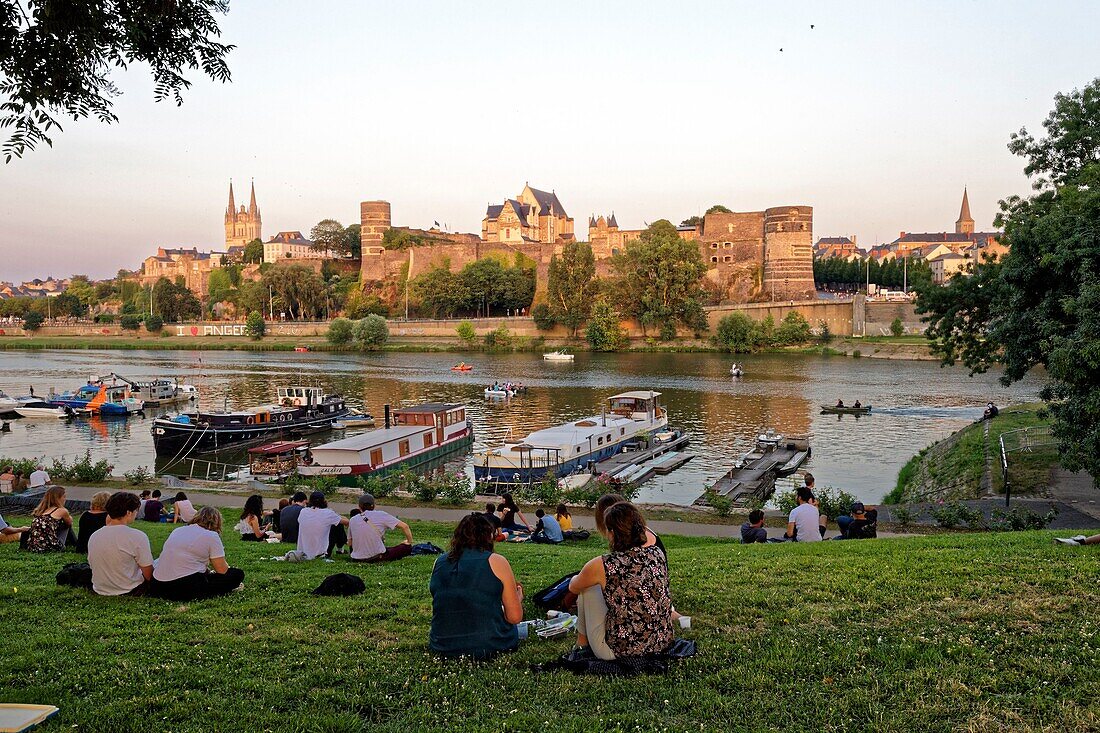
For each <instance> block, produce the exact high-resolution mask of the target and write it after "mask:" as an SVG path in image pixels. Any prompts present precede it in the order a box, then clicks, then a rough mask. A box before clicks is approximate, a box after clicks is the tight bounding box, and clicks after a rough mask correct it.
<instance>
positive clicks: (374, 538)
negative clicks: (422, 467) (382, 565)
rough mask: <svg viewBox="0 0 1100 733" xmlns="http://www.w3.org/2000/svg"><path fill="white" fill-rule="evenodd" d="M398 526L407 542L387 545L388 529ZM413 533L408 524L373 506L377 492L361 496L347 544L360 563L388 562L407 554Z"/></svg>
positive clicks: (354, 557)
mask: <svg viewBox="0 0 1100 733" xmlns="http://www.w3.org/2000/svg"><path fill="white" fill-rule="evenodd" d="M390 529H399V530H401V532H402V533H404V535H405V541H404V542H401V543H400V544H397V545H393V546H392V547H386V543H385V535H386V530H390ZM412 541H413V535H412V530H411V529H409V525H407V524H405V523H404V522H402V521H401V520H400V519H398V518H397V517H395V516H393V515H392V514H389V513H387V512H383V511H379V510H378V509H375V508H374V495H373V494H363V495H362V496H360V497H359V513H358V514H356V515H355V516H354V517H352V518H351V519H350V520H349V521H348V545H350V546H351V559H352V560H356V561H360V562H389V561H391V560H400V559H401V558H403V557H408V555H409V553H411V552H412Z"/></svg>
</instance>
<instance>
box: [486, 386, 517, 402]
mask: <svg viewBox="0 0 1100 733" xmlns="http://www.w3.org/2000/svg"><path fill="white" fill-rule="evenodd" d="M515 394H516V392H515V390H513V389H490V388H488V387H486V388H485V397H486V398H487V399H492V398H503V399H507V398H509V397H512V396H514V395H515Z"/></svg>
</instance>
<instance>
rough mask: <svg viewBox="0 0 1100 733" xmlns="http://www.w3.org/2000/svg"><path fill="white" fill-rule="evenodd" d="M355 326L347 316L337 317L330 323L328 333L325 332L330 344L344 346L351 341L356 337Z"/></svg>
mask: <svg viewBox="0 0 1100 733" xmlns="http://www.w3.org/2000/svg"><path fill="white" fill-rule="evenodd" d="M354 331H355V327H354V326H353V325H352V322H351V321H349V320H348V319H347V318H337V319H335V320H333V322H332V323H330V324H329V327H328V333H326V334H325V338H326V339H327V340H328V342H329V343H330V344H333V345H335V346H343V345H344V344H347V343H350V342H351V340H352V339H353V338H354V337H355V332H354Z"/></svg>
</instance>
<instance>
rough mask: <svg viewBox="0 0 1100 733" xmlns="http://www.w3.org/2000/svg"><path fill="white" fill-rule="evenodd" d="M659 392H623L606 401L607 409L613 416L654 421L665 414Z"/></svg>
mask: <svg viewBox="0 0 1100 733" xmlns="http://www.w3.org/2000/svg"><path fill="white" fill-rule="evenodd" d="M660 396H661V393H660V392H652V391H649V390H645V391H637V392H623V393H622V394H617V395H615V396H614V397H609V398H608V400H607V405H608V409H609V410H610V411H611V412H612V413H613V414H615V415H622V416H623V417H629V418H630V419H631V420H654V419H659V418H661V417H662V416H664V414H665V410H664V408H663V407H661V405H660V402H659V398H660Z"/></svg>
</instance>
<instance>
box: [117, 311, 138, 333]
mask: <svg viewBox="0 0 1100 733" xmlns="http://www.w3.org/2000/svg"><path fill="white" fill-rule="evenodd" d="M141 321H142V318H141V316H139V315H135V314H133V313H127V314H126V315H124V316H122V317H121V318H119V319H118V325H120V326H122V330H124V331H136V330H138V329H139V328H141Z"/></svg>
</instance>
